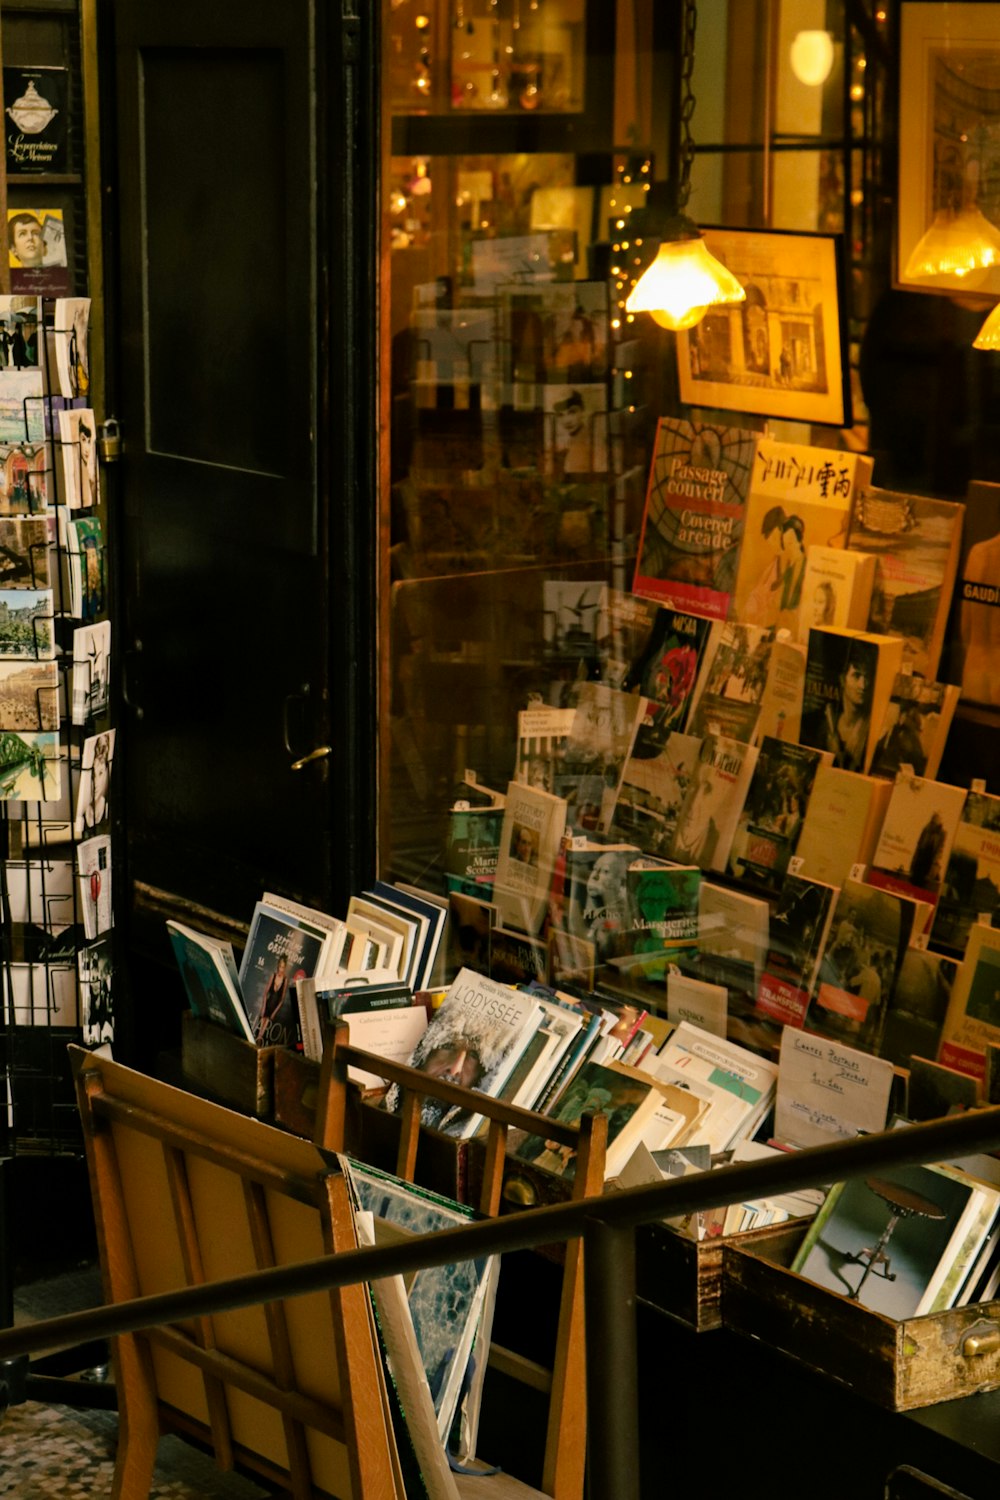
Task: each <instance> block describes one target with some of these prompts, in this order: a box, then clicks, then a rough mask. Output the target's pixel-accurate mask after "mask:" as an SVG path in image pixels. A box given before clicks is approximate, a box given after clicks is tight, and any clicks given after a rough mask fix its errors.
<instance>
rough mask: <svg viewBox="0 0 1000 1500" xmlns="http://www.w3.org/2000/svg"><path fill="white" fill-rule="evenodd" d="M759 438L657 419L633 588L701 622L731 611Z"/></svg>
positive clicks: (734, 430)
mask: <svg viewBox="0 0 1000 1500" xmlns="http://www.w3.org/2000/svg"><path fill="white" fill-rule="evenodd" d="M757 442H758V434H757V433H755V432H750V431H746V430H744V429H743V428H738V427H724V426H713V425H712V424H710V423H706V422H688V421H685V420H683V419H680V418H674V417H661V418H660V420H659V424H658V426H657V429H656V445H655V447H654V450H653V461H652V464H651V466H650V473H649V488H648V491H647V494H646V504H645V509H644V511H643V518H642V531H641V533H640V537H639V555H638V559H637V561H636V566H635V578H634V581H633V590H634V592H635V593H637V594H643V595H645V596H646V597H648V598H651V599H656V600H658V601H659V602H660V603H663V604H666V605H669V606H670V607H671V608H673V609H680V610H685V611H686V612H687V613H689V614H695V615H703V616H705V617H706V618H708V619H713V620H724V619H726V618H727V616H728V615H729V613H730V604H731V596H732V593H733V589H734V587H735V584H736V568H737V561H738V558H739V553H740V543H741V541H742V537H743V525H744V517H745V513H746V505H747V496H748V494H749V488H750V482H751V478H752V473H753V463H754V455H755V453H756V451H757Z"/></svg>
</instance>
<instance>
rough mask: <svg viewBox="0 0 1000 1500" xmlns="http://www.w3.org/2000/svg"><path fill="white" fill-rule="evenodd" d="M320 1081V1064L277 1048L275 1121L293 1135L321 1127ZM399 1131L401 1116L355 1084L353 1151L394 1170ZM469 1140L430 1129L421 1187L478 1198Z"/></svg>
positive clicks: (350, 1124)
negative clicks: (471, 1182)
mask: <svg viewBox="0 0 1000 1500" xmlns="http://www.w3.org/2000/svg"><path fill="white" fill-rule="evenodd" d="M319 1083H320V1064H319V1063H317V1062H313V1061H311V1060H310V1059H309V1058H306V1057H302V1056H301V1055H300V1054H299V1053H297V1052H290V1051H288V1050H287V1048H282V1047H279V1048H277V1049H276V1050H275V1054H274V1089H273V1098H274V1123H275V1124H276V1125H280V1126H281V1127H282V1129H284V1130H288V1131H291V1132H292V1134H293V1135H301V1136H305V1137H306V1138H307V1139H309V1140H311V1139H312V1138H313V1136H314V1134H315V1130H316V1112H317V1107H318V1102H319ZM399 1134H400V1117H399V1115H390V1114H386V1112H385V1110H384V1109H382V1108H380V1106H379V1103H378V1101H377V1100H374V1099H365V1098H363V1096H362V1092H361V1090H360V1089H359V1088H357V1087H355V1086H353V1085H349V1087H348V1106H347V1150H348V1153H349V1155H351V1156H354V1157H355V1158H356V1159H357V1160H358V1161H363V1162H365V1163H367V1164H368V1165H369V1166H373V1167H380V1168H381V1169H382V1170H383V1171H386V1172H393V1171H395V1169H396V1158H397V1156H398V1153H399ZM466 1144H467V1143H466V1142H465V1141H459V1140H455V1139H454V1137H453V1136H449V1135H444V1134H442V1132H441V1131H439V1130H433V1129H430V1128H426V1129H425V1130H424V1132H423V1135H422V1144H421V1149H420V1153H419V1156H418V1158H417V1181H418V1182H419V1184H420V1186H421V1187H426V1188H430V1189H431V1190H432V1191H433V1192H436V1193H442V1194H443V1195H444V1196H445V1197H448V1198H457V1199H458V1201H459V1202H460V1203H473V1202H476V1201H477V1200H476V1199H475V1198H472V1197H469V1196H467V1194H468V1182H467V1168H466Z"/></svg>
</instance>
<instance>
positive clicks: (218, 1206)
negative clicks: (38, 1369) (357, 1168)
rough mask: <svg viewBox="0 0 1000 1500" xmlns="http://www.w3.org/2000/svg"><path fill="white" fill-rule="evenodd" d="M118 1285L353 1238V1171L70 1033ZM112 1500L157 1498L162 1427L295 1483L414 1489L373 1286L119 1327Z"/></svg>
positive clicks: (229, 1271)
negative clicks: (395, 1423)
mask: <svg viewBox="0 0 1000 1500" xmlns="http://www.w3.org/2000/svg"><path fill="white" fill-rule="evenodd" d="M70 1052H71V1054H72V1057H73V1065H74V1072H75V1076H76V1087H77V1096H78V1100H79V1106H80V1113H81V1117H82V1121H83V1129H84V1140H85V1149H86V1155H87V1164H88V1169H89V1172H90V1181H91V1189H92V1194H93V1200H94V1209H95V1216H96V1221H97V1233H98V1243H99V1248H100V1257H101V1268H102V1273H103V1277H104V1290H105V1298H106V1300H107V1301H108V1302H109V1303H110V1302H119V1301H123V1300H126V1299H129V1298H132V1297H137V1296H145V1295H150V1294H154V1293H157V1292H166V1291H173V1290H177V1289H179V1288H183V1287H186V1286H193V1285H197V1284H200V1283H203V1282H209V1281H216V1280H219V1279H224V1278H227V1277H231V1276H235V1275H240V1274H242V1273H245V1272H252V1271H257V1270H263V1269H266V1268H268V1267H271V1266H277V1265H283V1264H291V1263H293V1262H295V1261H302V1260H310V1259H314V1258H318V1257H320V1256H322V1255H324V1254H331V1255H335V1254H337V1253H338V1252H341V1251H344V1250H347V1249H353V1248H354V1247H355V1245H356V1243H357V1242H356V1238H355V1230H354V1221H353V1216H352V1212H351V1207H350V1202H349V1197H348V1192H347V1184H346V1183H345V1181H344V1178H343V1176H342V1175H341V1173H340V1171H339V1169H338V1168H337V1166H336V1164H335V1163H332V1162H331V1160H330V1159H329V1158H328V1157H325V1156H324V1155H323V1154H322V1153H321V1152H320V1151H319V1150H318V1149H317V1148H316V1146H314V1145H313V1144H311V1143H310V1142H308V1141H305V1140H300V1139H299V1138H298V1137H295V1136H292V1135H288V1134H286V1133H285V1132H283V1131H280V1130H276V1129H274V1128H273V1127H271V1126H268V1125H265V1124H262V1123H261V1122H259V1121H257V1120H253V1119H250V1118H248V1117H246V1116H243V1115H238V1114H235V1113H234V1112H233V1111H230V1110H227V1109H223V1108H222V1107H220V1106H218V1105H214V1104H210V1103H208V1102H207V1101H205V1100H202V1099H199V1098H196V1097H195V1096H194V1095H191V1094H188V1093H185V1092H183V1091H181V1090H178V1089H174V1088H170V1087H168V1086H167V1085H165V1084H161V1083H158V1082H156V1081H155V1080H153V1079H150V1078H147V1077H144V1076H143V1075H141V1074H139V1073H135V1072H133V1071H132V1070H131V1069H128V1068H124V1067H122V1066H120V1065H119V1064H116V1063H113V1062H111V1061H109V1060H106V1059H104V1058H102V1057H98V1056H96V1055H95V1054H94V1053H91V1052H86V1051H84V1050H83V1049H81V1048H77V1047H71V1048H70ZM114 1364H115V1376H116V1382H117V1386H118V1395H119V1414H120V1438H119V1450H118V1457H117V1462H116V1467H115V1475H114V1483H113V1489H112V1496H113V1500H145V1497H146V1496H148V1494H149V1490H150V1485H151V1482H152V1475H153V1465H154V1462H155V1457H156V1448H157V1441H158V1438H159V1435H160V1432H161V1429H163V1428H173V1429H177V1430H180V1431H181V1432H186V1433H190V1434H194V1435H195V1436H197V1437H199V1438H201V1439H203V1440H205V1441H207V1442H208V1443H210V1444H211V1446H212V1448H213V1450H214V1453H215V1457H216V1461H217V1462H218V1464H219V1465H220V1467H222V1468H224V1469H226V1468H230V1467H232V1466H233V1464H234V1462H235V1461H239V1462H240V1463H241V1464H242V1465H245V1466H247V1467H249V1468H250V1469H252V1470H254V1471H256V1472H258V1473H260V1474H261V1475H262V1476H263V1477H264V1479H265V1480H266V1481H268V1482H270V1483H273V1484H277V1485H280V1486H283V1487H285V1488H287V1490H288V1491H289V1492H290V1493H291V1495H292V1496H293V1497H294V1500H314V1497H317V1496H336V1497H338V1500H404V1487H403V1482H402V1478H401V1475H400V1471H399V1464H398V1459H397V1455H396V1449H395V1443H394V1440H393V1437H392V1432H391V1419H390V1416H389V1404H388V1396H387V1392H386V1386H385V1381H384V1377H383V1372H382V1365H381V1360H380V1357H379V1353H378V1345H377V1340H376V1334H375V1329H374V1324H373V1319H372V1311H371V1303H370V1299H369V1296H368V1291H367V1288H366V1287H365V1286H351V1287H346V1288H344V1289H342V1290H334V1291H331V1292H328V1293H318V1294H309V1295H306V1296H302V1297H296V1298H290V1299H288V1300H287V1301H283V1302H275V1303H271V1304H267V1305H264V1306H255V1307H247V1308H240V1309H236V1310H233V1311H229V1312H223V1313H217V1314H213V1315H212V1316H202V1317H198V1318H197V1319H195V1320H192V1321H190V1322H186V1323H178V1324H174V1325H167V1326H164V1327H161V1328H157V1329H154V1330H151V1331H149V1332H146V1333H141V1334H128V1335H122V1336H120V1337H119V1338H117V1339H116V1340H115V1347H114Z"/></svg>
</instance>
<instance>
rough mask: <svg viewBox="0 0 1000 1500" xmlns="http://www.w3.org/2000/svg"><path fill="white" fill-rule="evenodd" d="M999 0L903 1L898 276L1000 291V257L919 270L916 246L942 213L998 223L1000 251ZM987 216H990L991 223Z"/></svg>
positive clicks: (991, 225)
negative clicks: (955, 271)
mask: <svg viewBox="0 0 1000 1500" xmlns="http://www.w3.org/2000/svg"><path fill="white" fill-rule="evenodd" d="M997 17H998V12H997V8H996V6H995V5H983V4H969V3H966V4H950V3H948V4H944V3H936V0H920V3H914V0H903V3H902V4H901V5H900V53H899V70H900V72H899V192H898V194H897V200H896V201H897V211H896V284H897V285H898V286H903V287H909V288H913V289H914V290H921V291H931V292H933V291H946V292H950V293H952V294H954V293H955V292H956V291H958V290H961V291H963V292H972V293H975V294H977V295H978V294H980V293H982V294H983V297H984V306H985V298H986V297H992V298H997V297H1000V264H997V265H995V266H993V267H991V268H990V267H987V268H985V269H982V270H978V271H972V272H970V273H968V274H966V275H963V276H961V277H956V276H955V275H949V276H930V277H927V276H915V275H914V274H913V271H912V270H911V269H910V267H909V265H908V262H909V261H910V257H911V256H912V254H913V251H914V248H915V247H916V246H917V244H918V242H919V241H920V239H921V238H922V236H923V235H924V234H926V232H927V230H928V229H929V228H930V227H931V225H932V224H933V223H934V220H935V217H936V216H938V215H941V216H942V225H952V226H954V220H955V217H956V216H957V215H961V216H962V219H963V221H964V226H965V227H963V225H959V226H957V227H958V228H959V229H960V232H961V233H962V234H963V235H965V234H967V233H968V231H969V229H973V230H974V229H975V227H976V225H977V224H978V227H979V229H981V230H983V229H984V230H985V232H986V234H987V235H989V234H990V231H991V230H992V233H993V235H994V236H995V238H996V249H997V255H998V257H1000V130H998V128H997V120H998V118H1000V23H998V19H997ZM979 215H981V216H982V218H983V219H985V220H986V221H987V222H986V224H985V225H983V224H982V222H981V220H980V219H979Z"/></svg>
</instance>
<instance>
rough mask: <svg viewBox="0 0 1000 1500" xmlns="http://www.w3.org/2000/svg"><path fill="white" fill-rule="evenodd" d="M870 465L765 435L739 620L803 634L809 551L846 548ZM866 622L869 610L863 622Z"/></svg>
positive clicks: (743, 558)
mask: <svg viewBox="0 0 1000 1500" xmlns="http://www.w3.org/2000/svg"><path fill="white" fill-rule="evenodd" d="M871 470H872V460H871V459H870V458H867V457H865V456H864V455H863V454H859V453H846V452H838V451H835V450H832V449H830V450H828V449H824V448H813V447H810V446H808V445H806V444H804V443H784V442H779V441H777V440H776V439H774V438H769V437H761V438H760V439H759V441H758V444H757V454H756V459H755V462H754V469H753V478H752V480H751V484H750V495H749V500H748V502H747V514H746V525H745V528H744V533H743V547H742V550H741V553H740V566H739V573H738V575H737V580H736V588H735V590H734V594H733V602H732V610H731V616H730V617H731V618H732V619H736V620H742V621H744V623H746V624H748V625H764V626H768V627H773V628H775V629H787V630H788V631H790V632H791V635H792V638H793V639H795V638H796V637H797V635H798V631H799V615H800V610H801V608H802V605H803V600H804V599H805V597H806V591H805V581H806V577H807V571H808V556H809V551H810V549H811V548H813V547H823V548H827V549H838V548H839V549H843V548H844V547H846V545H847V536H848V526H849V523H850V517H851V507H852V505H853V503H854V499H855V496H856V495H857V494H858V492H859V491H860V489H861V487H862V486H863V485H864V484H866V483H867V481H868V478H869V477H870V475H871ZM836 623H841V622H840V621H837V622H836ZM867 623H868V619H867V615H866V616H865V619H864V620H861V621H860V622H859V624H860V627H861V628H863V627H864V626H865V625H867Z"/></svg>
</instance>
